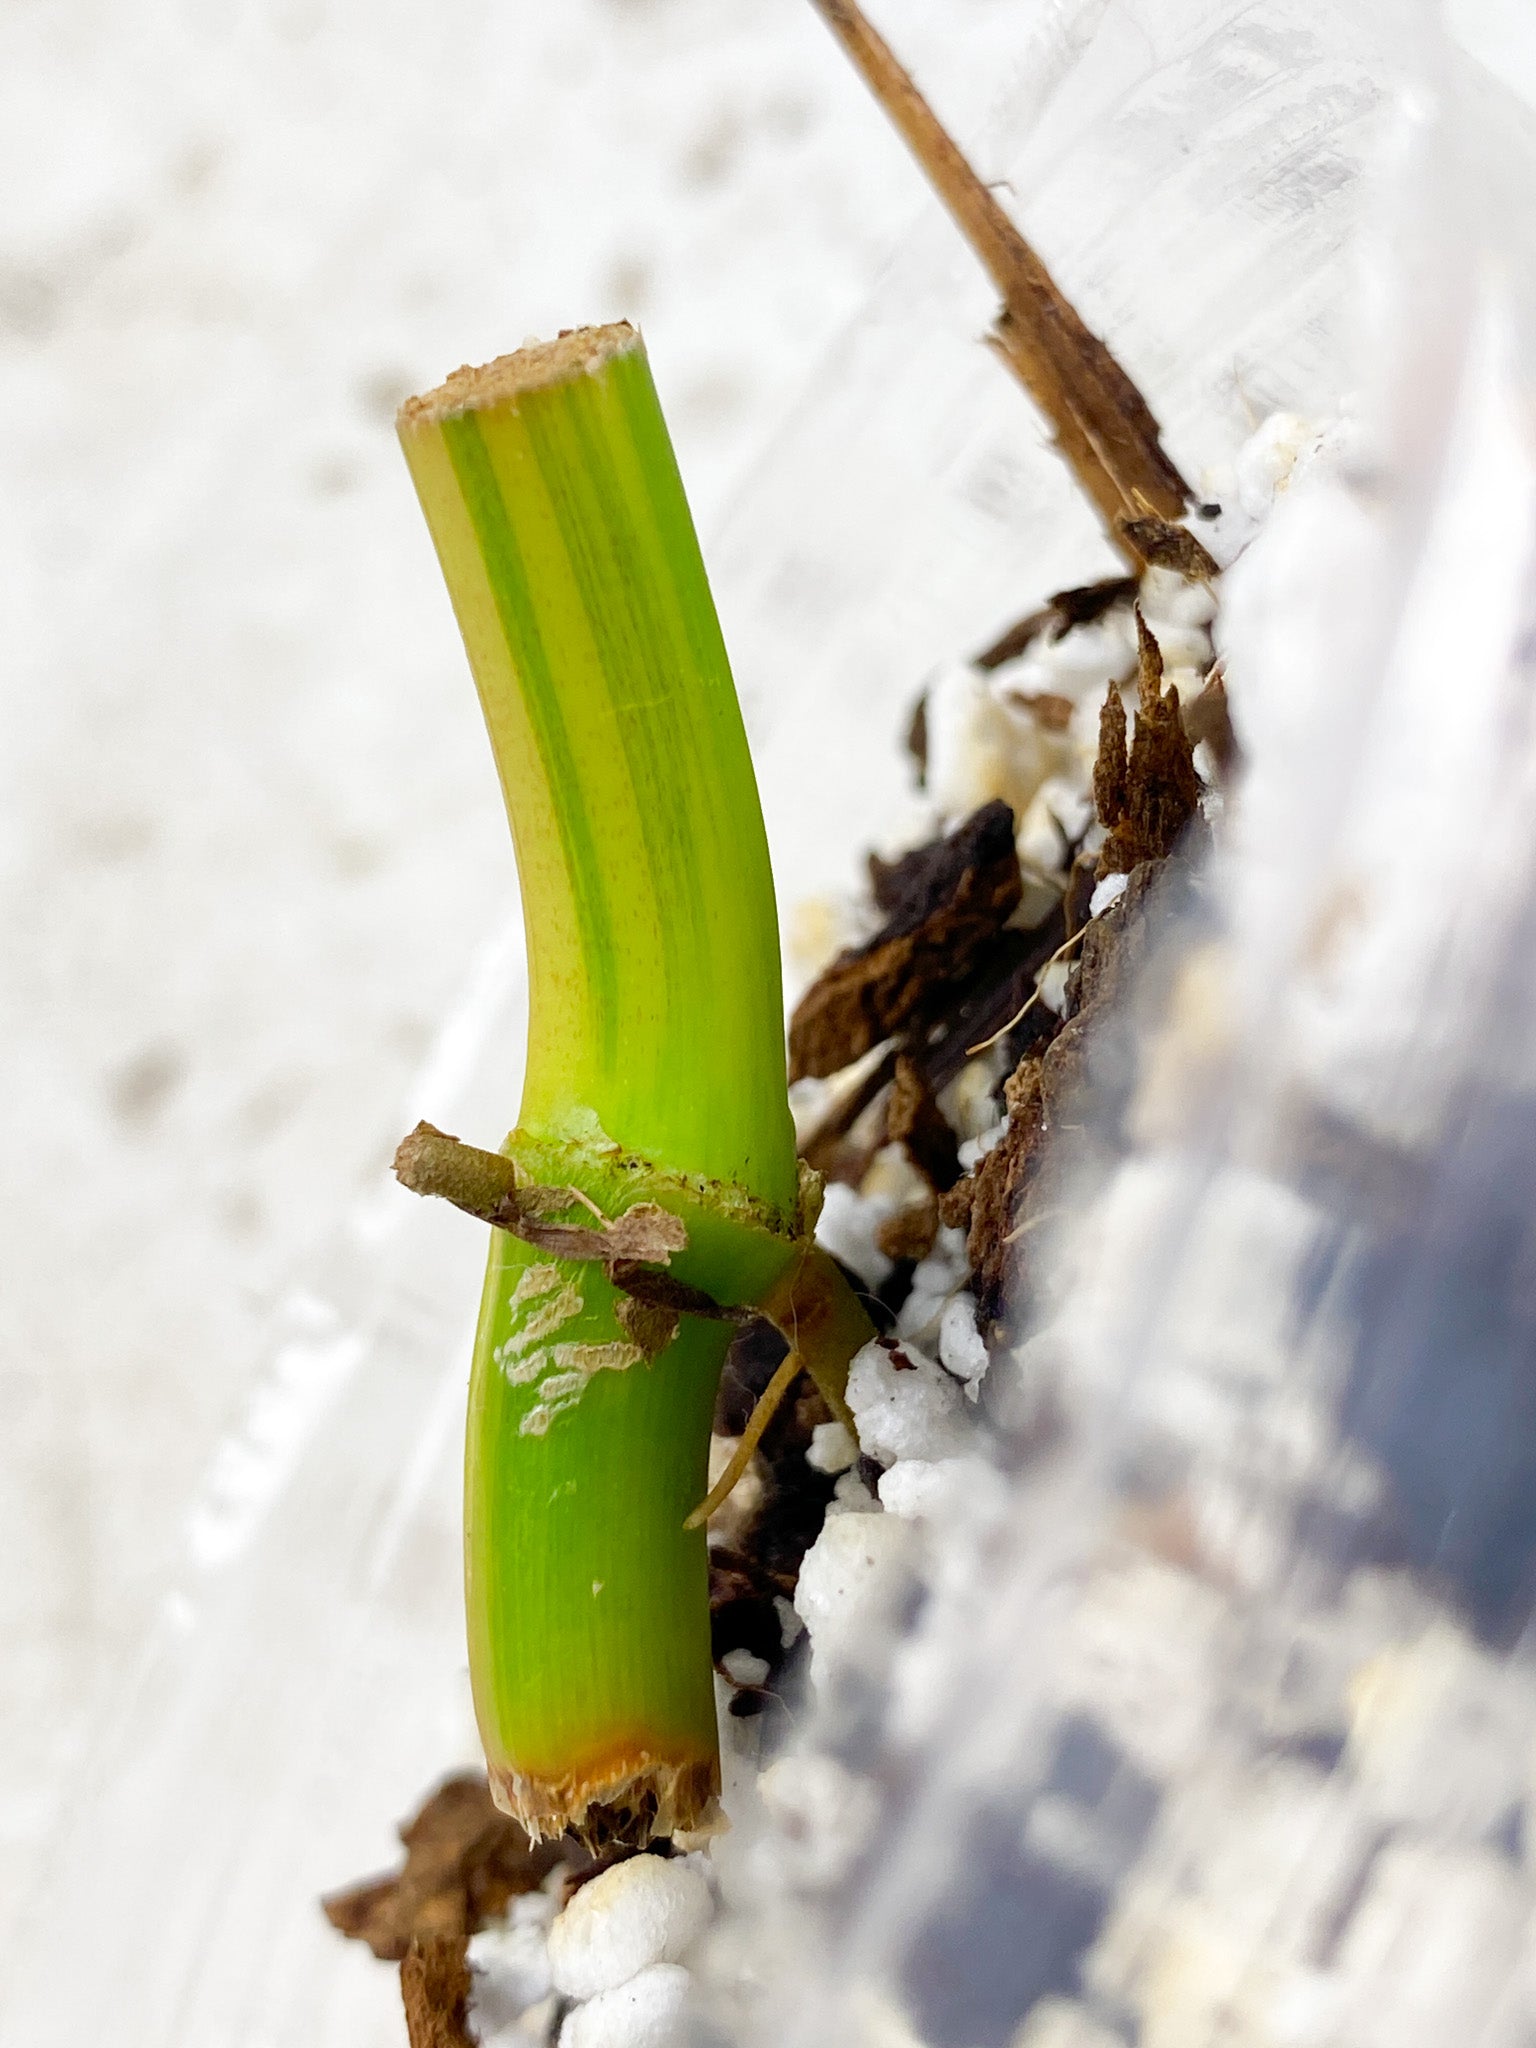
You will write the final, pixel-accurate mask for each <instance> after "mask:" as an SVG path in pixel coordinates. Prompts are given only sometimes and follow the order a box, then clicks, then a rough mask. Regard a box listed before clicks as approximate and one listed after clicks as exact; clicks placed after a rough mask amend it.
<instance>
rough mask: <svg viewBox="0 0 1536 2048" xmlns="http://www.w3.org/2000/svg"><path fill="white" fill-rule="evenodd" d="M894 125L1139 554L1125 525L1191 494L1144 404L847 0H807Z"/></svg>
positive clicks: (1024, 369) (1174, 509) (1076, 456)
mask: <svg viewBox="0 0 1536 2048" xmlns="http://www.w3.org/2000/svg"><path fill="white" fill-rule="evenodd" d="M813 4H814V6H815V7H816V9H817V11H818V12H819V13H820V14H821V15H822V17H823V19H824V20H825V21H826V22H827V23H828V25H829V26H830V28H831V29H832V31H833V33H834V34H835V35H836V36H837V38H838V40H839V41H840V42H841V43H842V45H843V47H844V49H845V50H846V51H847V52H848V54H849V56H850V57H851V58H852V59H853V62H854V64H855V65H856V66H857V67H858V69H859V71H860V73H861V74H862V76H863V78H864V81H865V83H866V84H867V85H868V86H869V88H870V90H871V92H873V94H874V96H875V98H876V99H877V100H878V101H879V102H880V104H881V106H882V107H883V108H884V109H885V111H886V113H887V114H888V115H889V116H890V118H891V120H892V122H893V123H894V124H895V126H896V128H897V129H898V130H899V131H900V133H901V136H902V138H903V140H904V141H905V142H906V144H907V146H908V148H909V149H910V150H911V151H912V153H913V155H914V156H915V157H916V158H917V160H918V162H919V164H920V165H921V166H922V168H923V170H924V172H925V173H926V174H927V176H928V179H929V182H930V183H931V184H932V185H933V187H934V189H935V190H936V191H937V193H938V195H939V197H940V198H941V199H942V200H943V201H944V204H945V205H946V206H947V207H948V208H949V211H950V213H951V214H952V215H953V216H954V219H955V221H956V222H957V224H958V225H959V227H960V228H961V230H962V231H963V232H964V234H965V236H966V238H967V240H968V241H969V242H970V244H971V247H972V248H973V249H974V250H975V251H976V254H977V255H978V256H979V257H980V258H981V261H982V262H983V263H984V264H985V266H986V268H987V271H988V273H989V274H990V276H991V278H992V281H993V283H994V284H995V285H996V286H997V288H998V291H999V292H1000V293H1001V294H1002V299H1003V310H1002V313H1001V314H1000V316H999V318H998V321H997V325H996V326H995V327H994V329H993V331H992V333H991V335H990V336H989V337H988V340H989V342H990V344H991V346H992V347H993V348H994V349H996V351H997V353H998V354H999V355H1000V356H1001V357H1002V359H1003V361H1004V362H1005V363H1007V365H1008V367H1009V368H1010V369H1011V370H1012V371H1013V373H1014V375H1015V376H1016V377H1017V378H1018V379H1019V381H1020V383H1021V384H1022V385H1023V386H1024V388H1025V390H1026V391H1027V392H1028V393H1029V395H1030V397H1031V398H1032V399H1033V400H1034V402H1035V404H1036V405H1037V406H1038V407H1039V408H1040V410H1041V412H1043V413H1044V415H1045V417H1046V419H1047V420H1048V421H1049V423H1050V426H1051V429H1052V432H1053V433H1054V435H1055V438H1056V445H1057V447H1058V448H1059V449H1060V451H1061V453H1062V455H1063V457H1064V458H1065V460H1066V461H1067V463H1068V464H1069V466H1070V467H1071V469H1072V471H1073V474H1074V475H1075V476H1076V477H1077V480H1078V482H1079V483H1080V484H1081V485H1082V487H1083V489H1084V490H1085V491H1086V492H1087V494H1088V496H1089V497H1090V498H1091V499H1092V500H1093V502H1094V505H1095V506H1096V507H1097V508H1098V512H1099V516H1100V517H1101V518H1102V519H1103V521H1104V525H1105V528H1106V530H1107V531H1108V534H1109V537H1110V539H1111V540H1112V541H1113V542H1114V544H1115V546H1116V547H1117V548H1119V550H1120V552H1121V553H1122V554H1123V555H1124V556H1125V557H1126V559H1127V560H1128V561H1129V562H1130V563H1132V565H1133V566H1134V567H1136V568H1138V569H1140V568H1141V567H1143V566H1144V564H1145V562H1146V559H1147V556H1146V552H1145V548H1144V546H1143V545H1142V544H1141V542H1140V540H1139V539H1138V537H1137V536H1136V535H1135V534H1133V533H1128V532H1127V531H1126V528H1127V527H1128V526H1130V525H1131V524H1132V523H1133V522H1135V521H1138V520H1144V519H1146V518H1147V516H1148V515H1149V514H1150V515H1152V516H1153V518H1154V519H1155V520H1157V521H1158V522H1159V524H1160V525H1163V524H1166V523H1167V522H1171V521H1176V520H1178V519H1181V518H1182V517H1183V514H1184V510H1185V507H1186V506H1187V505H1188V503H1189V500H1190V498H1191V496H1192V493H1191V491H1190V488H1189V486H1188V484H1186V483H1185V481H1184V479H1183V477H1182V476H1180V474H1179V472H1178V470H1177V469H1176V468H1175V467H1174V465H1173V463H1172V462H1171V461H1170V460H1169V458H1168V456H1167V455H1166V454H1165V452H1164V450H1163V446H1162V442H1161V440H1160V439H1159V436H1158V427H1157V421H1156V420H1155V419H1154V418H1153V416H1152V411H1151V408H1150V407H1149V406H1148V404H1147V402H1146V400H1145V399H1144V398H1143V397H1142V395H1141V393H1140V392H1139V391H1138V390H1137V389H1136V386H1135V385H1134V384H1133V383H1132V382H1131V380H1130V378H1129V377H1128V376H1127V375H1126V373H1125V371H1124V370H1122V369H1121V367H1120V365H1119V364H1118V363H1117V362H1116V361H1115V358H1114V357H1113V356H1112V355H1111V354H1110V352H1109V350H1108V349H1107V348H1106V347H1105V346H1104V344H1103V342H1102V341H1100V340H1099V339H1098V337H1097V336H1096V335H1094V334H1092V333H1090V332H1089V330H1088V328H1087V327H1086V326H1084V324H1083V322H1082V320H1081V319H1080V318H1079V316H1078V314H1077V312H1076V310H1075V309H1074V308H1073V306H1072V305H1071V303H1070V302H1069V301H1068V300H1067V299H1066V298H1065V297H1064V296H1063V294H1062V292H1061V291H1060V289H1059V288H1058V286H1057V284H1056V282H1055V280H1054V278H1052V276H1051V274H1050V272H1049V271H1048V270H1047V269H1046V267H1045V265H1044V264H1043V263H1042V262H1041V260H1040V258H1039V257H1038V256H1037V255H1036V254H1035V252H1034V250H1033V249H1032V248H1031V247H1030V246H1029V244H1028V242H1026V241H1025V239H1024V237H1023V236H1022V235H1021V234H1020V233H1019V231H1018V229H1017V228H1016V227H1015V226H1014V224H1013V222H1012V221H1011V220H1010V219H1009V218H1008V216H1007V214H1006V213H1005V212H1004V211H1003V209H1002V207H1001V206H1000V205H999V204H998V202H997V200H996V198H995V197H994V196H993V194H992V193H991V192H990V191H989V190H988V188H987V187H986V185H984V184H983V183H982V181H981V179H980V178H979V177H977V175H976V173H975V171H974V170H972V168H971V166H970V165H969V164H968V163H967V162H966V160H965V158H964V156H963V155H962V154H961V153H960V151H959V149H957V148H956V146H955V143H954V141H953V140H952V139H951V137H950V136H949V134H948V133H947V132H946V131H945V129H944V128H943V127H942V126H941V125H940V122H939V120H938V118H937V116H936V115H935V114H934V112H933V109H932V108H931V107H930V106H929V105H928V102H927V101H926V100H925V99H924V98H923V96H922V94H921V93H920V92H919V91H918V89H917V87H916V86H915V85H914V84H913V82H912V79H911V78H910V76H909V75H908V74H907V72H906V71H904V70H903V69H902V67H901V65H900V64H899V63H898V62H897V60H896V58H895V56H894V55H893V54H892V52H891V50H890V48H889V46H888V45H887V44H886V43H885V42H883V41H882V39H881V38H880V37H879V36H878V35H877V34H876V33H875V31H874V29H873V28H871V27H870V25H869V23H868V22H867V21H866V20H865V18H864V15H863V14H862V12H861V11H860V9H859V8H858V7H857V6H855V5H854V4H853V0H813Z"/></svg>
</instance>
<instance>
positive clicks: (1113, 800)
mask: <svg viewBox="0 0 1536 2048" xmlns="http://www.w3.org/2000/svg"><path fill="white" fill-rule="evenodd" d="M1126 732H1127V727H1126V722H1125V699H1124V698H1123V697H1122V696H1121V695H1120V685H1119V684H1118V683H1115V682H1112V683H1111V684H1110V685H1109V688H1108V689H1107V690H1106V691H1105V693H1104V707H1103V709H1102V710H1101V711H1100V713H1099V751H1098V755H1097V757H1096V759H1095V761H1094V764H1093V807H1094V809H1095V810H1096V811H1097V812H1098V814H1099V823H1100V824H1101V825H1102V826H1103V827H1104V829H1105V831H1106V832H1112V831H1113V830H1114V828H1115V827H1116V826H1117V825H1118V824H1119V823H1120V821H1121V819H1122V818H1123V817H1124V816H1125V814H1126V810H1127V809H1128V807H1129V791H1130V764H1129V762H1128V761H1127V760H1126V751H1125V743H1126Z"/></svg>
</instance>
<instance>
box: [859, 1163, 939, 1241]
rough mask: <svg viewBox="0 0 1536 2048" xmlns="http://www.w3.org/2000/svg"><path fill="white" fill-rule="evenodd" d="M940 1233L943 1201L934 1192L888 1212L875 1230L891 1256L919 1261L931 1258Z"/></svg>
mask: <svg viewBox="0 0 1536 2048" xmlns="http://www.w3.org/2000/svg"><path fill="white" fill-rule="evenodd" d="M957 1170H958V1166H957ZM938 1234H939V1205H938V1202H937V1201H936V1200H935V1198H934V1197H933V1196H932V1195H930V1196H929V1197H928V1198H927V1200H926V1201H922V1202H909V1203H908V1204H907V1206H906V1208H904V1209H898V1210H897V1211H896V1212H895V1214H894V1215H891V1216H887V1217H886V1219H885V1221H884V1222H883V1223H882V1224H881V1225H880V1226H879V1228H878V1229H877V1230H876V1232H875V1243H876V1245H877V1246H878V1247H879V1249H880V1250H881V1251H882V1252H884V1253H885V1256H886V1257H887V1258H888V1259H895V1260H897V1261H900V1260H902V1259H908V1260H911V1261H912V1262H913V1263H915V1262H916V1261H917V1260H918V1259H926V1258H927V1256H928V1254H929V1253H930V1252H931V1251H932V1250H933V1240H934V1239H935V1238H936V1237H937V1236H938Z"/></svg>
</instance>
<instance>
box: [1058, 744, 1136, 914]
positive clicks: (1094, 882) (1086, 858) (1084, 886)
mask: <svg viewBox="0 0 1536 2048" xmlns="http://www.w3.org/2000/svg"><path fill="white" fill-rule="evenodd" d="M1103 730H1104V728H1103V723H1102V719H1101V721H1100V726H1099V733H1100V739H1099V746H1100V750H1101V752H1102V749H1103V744H1104V742H1103ZM1120 758H1121V759H1122V760H1123V759H1124V758H1125V707H1124V705H1122V706H1121V728H1120ZM1095 781H1097V776H1095ZM1095 801H1097V790H1095ZM1097 868H1098V856H1097V855H1096V854H1091V853H1080V854H1079V855H1078V856H1077V858H1076V860H1074V861H1073V863H1072V872H1071V873H1070V874H1069V875H1068V876H1067V893H1066V895H1065V896H1063V898H1062V899H1061V910H1062V922H1063V924H1064V925H1065V927H1066V929H1065V930H1064V932H1063V933H1062V937H1063V938H1064V939H1071V938H1075V937H1076V936H1077V934H1078V933H1079V932H1080V931H1081V930H1082V928H1083V926H1084V925H1085V924H1086V923H1087V922H1088V906H1089V904H1090V903H1091V902H1092V901H1093V892H1094V890H1095V889H1096V888H1097V887H1098V881H1099V878H1098V873H1097Z"/></svg>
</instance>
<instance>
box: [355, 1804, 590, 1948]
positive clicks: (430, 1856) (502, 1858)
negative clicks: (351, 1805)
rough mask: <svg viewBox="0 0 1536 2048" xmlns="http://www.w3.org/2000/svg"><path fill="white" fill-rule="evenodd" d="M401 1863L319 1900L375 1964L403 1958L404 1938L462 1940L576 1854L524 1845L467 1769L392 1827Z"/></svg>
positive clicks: (547, 1845) (556, 1846)
mask: <svg viewBox="0 0 1536 2048" xmlns="http://www.w3.org/2000/svg"><path fill="white" fill-rule="evenodd" d="M400 1839H401V1841H402V1842H403V1843H404V1845H405V1862H404V1865H403V1866H402V1868H401V1869H400V1870H398V1871H397V1872H396V1873H395V1874H394V1876H392V1877H377V1878H371V1879H369V1880H367V1881H366V1882H364V1883H362V1884H355V1885H348V1886H347V1887H346V1888H345V1889H343V1890H342V1891H338V1892H332V1893H330V1895H329V1896H328V1897H326V1898H324V1899H322V1900H321V1902H320V1903H321V1907H322V1908H323V1910H324V1913H325V1917H326V1918H327V1919H328V1920H329V1921H330V1923H331V1925H332V1926H333V1927H334V1928H336V1929H337V1931H338V1932H339V1933H342V1934H345V1935H348V1936H349V1937H350V1938H351V1939H352V1940H354V1941H365V1942H367V1944H368V1946H369V1947H370V1948H371V1949H372V1950H373V1952H374V1954H375V1955H376V1956H378V1957H379V1958H380V1959H381V1960H382V1961H387V1962H403V1961H404V1960H405V1957H406V1954H407V1952H408V1950H409V1949H410V1946H411V1944H412V1942H413V1941H420V1942H424V1943H431V1942H434V1941H449V1942H458V1943H460V1944H461V1953H462V1944H463V1942H465V1941H466V1940H467V1939H468V1938H469V1936H470V1935H471V1934H473V1933H475V1931H476V1930H477V1929H478V1928H480V1927H483V1926H484V1925H485V1923H486V1922H487V1921H488V1920H493V1919H495V1918H496V1917H497V1915H498V1914H500V1913H501V1912H502V1911H503V1910H504V1908H505V1906H506V1903H507V1901H508V1900H509V1899H511V1898H515V1897H516V1896H517V1895H518V1894H519V1893H521V1892H531V1891H536V1890H537V1889H538V1887H539V1886H540V1885H541V1884H542V1883H543V1881H544V1879H545V1878H546V1877H547V1876H548V1874H549V1872H550V1871H551V1870H552V1869H553V1868H554V1867H555V1865H556V1864H557V1863H560V1862H564V1861H571V1860H580V1852H579V1851H577V1850H575V1849H574V1848H573V1847H572V1846H571V1845H570V1844H563V1843H559V1842H541V1843H539V1844H538V1845H537V1846H534V1845H533V1844H531V1843H530V1842H529V1840H528V1837H527V1835H526V1834H524V1832H523V1830H522V1829H521V1828H520V1827H519V1826H518V1824H517V1822H516V1821H515V1820H512V1819H511V1818H510V1817H509V1816H508V1815H507V1814H504V1813H502V1812H501V1811H500V1810H499V1809H498V1808H497V1807H496V1806H494V1805H493V1804H492V1802H491V1792H490V1786H489V1785H488V1784H487V1782H486V1780H485V1778H484V1776H483V1775H482V1774H480V1773H477V1772H465V1773H463V1774H461V1775H458V1776H455V1777H451V1778H445V1779H444V1781H443V1782H442V1784H441V1785H439V1786H438V1788H437V1790H436V1791H435V1792H433V1793H432V1794H431V1796H430V1797H429V1798H428V1799H427V1801H426V1804H425V1805H424V1806H423V1807H422V1808H421V1810H420V1812H419V1813H417V1814H416V1815H415V1817H414V1818H413V1819H412V1820H410V1821H408V1822H407V1823H406V1824H405V1825H404V1826H403V1827H402V1828H401V1830H400Z"/></svg>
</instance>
